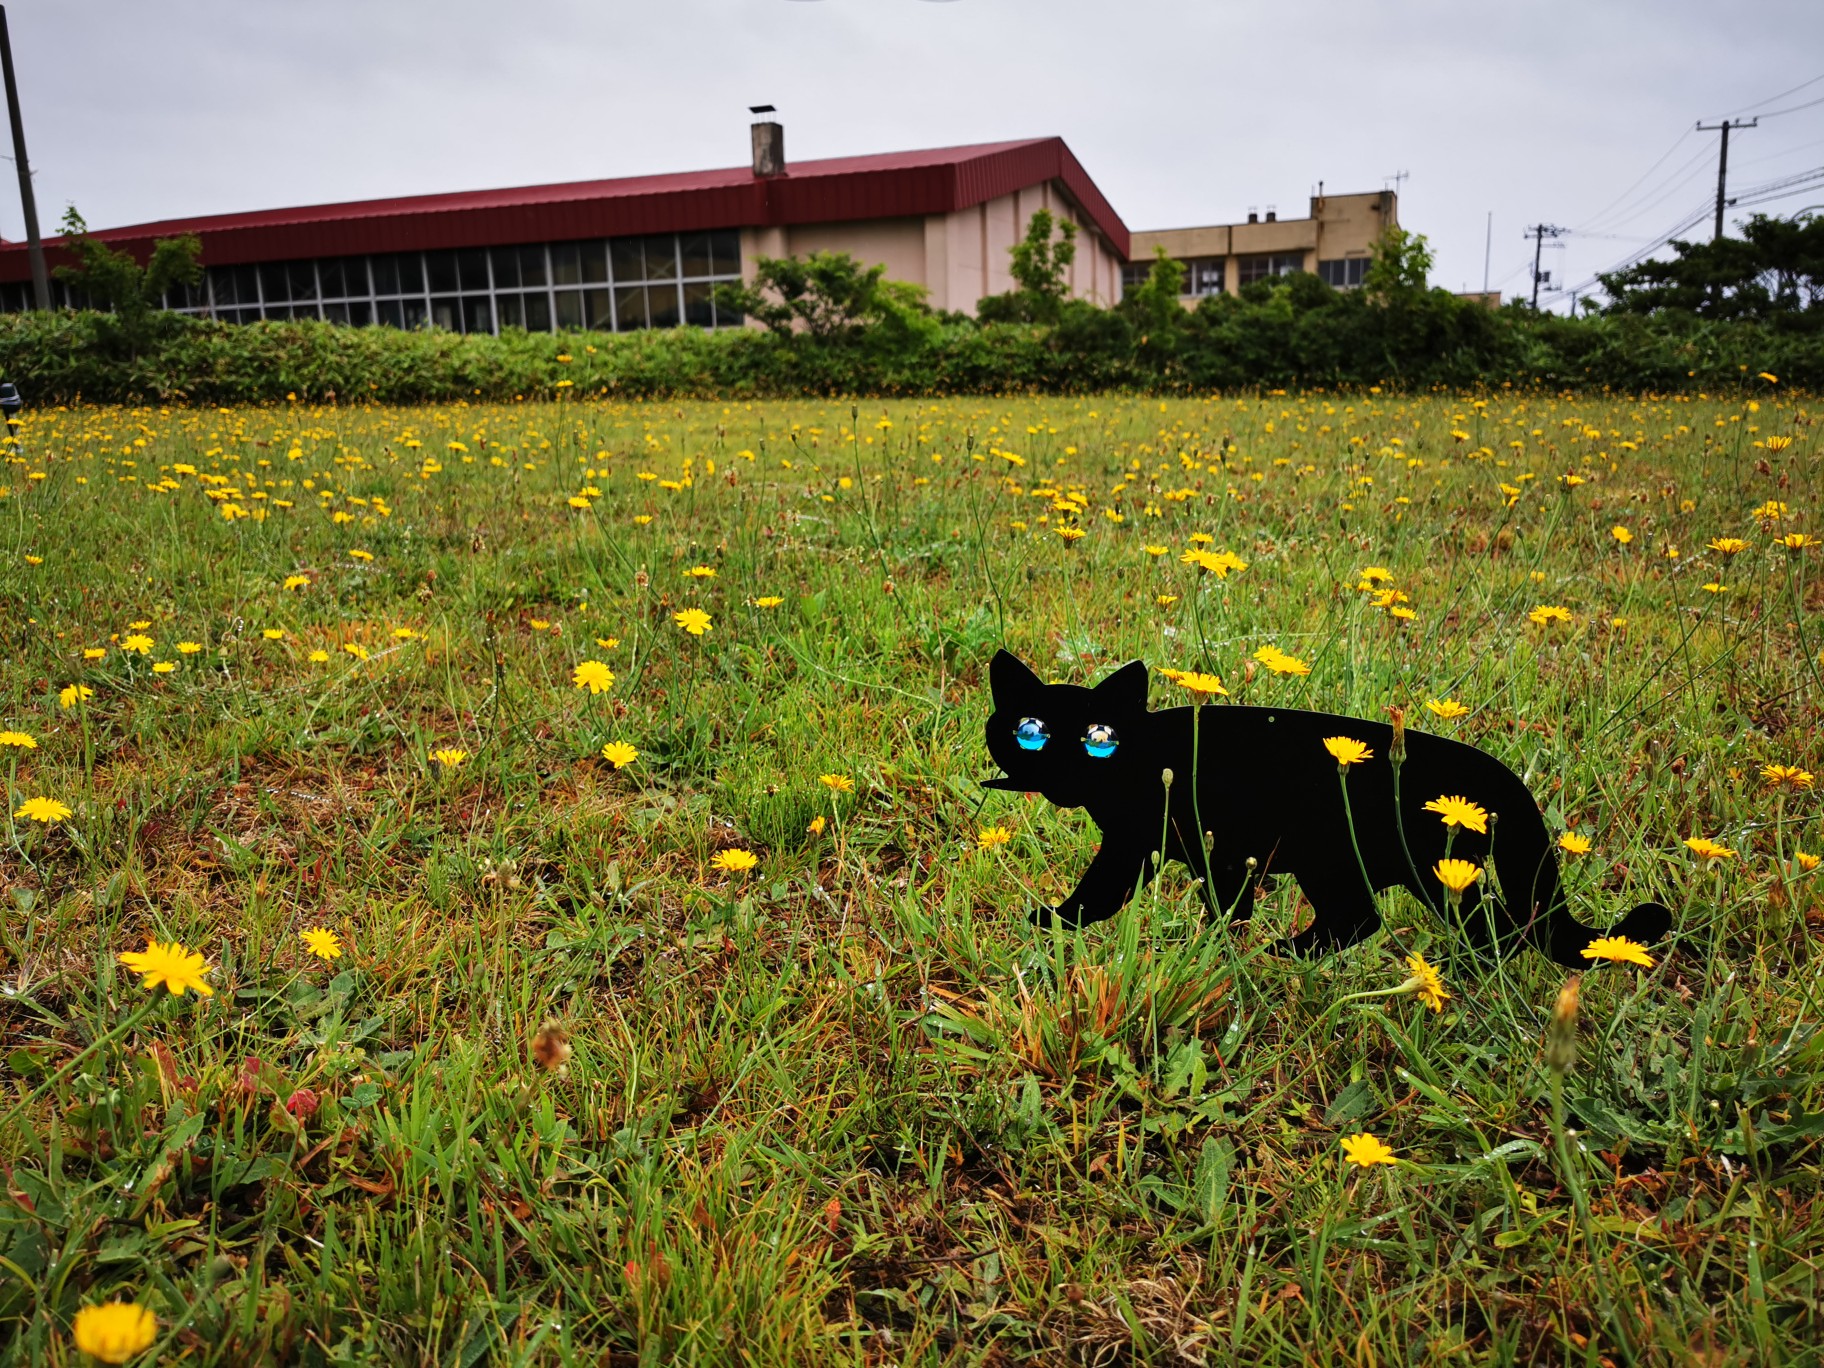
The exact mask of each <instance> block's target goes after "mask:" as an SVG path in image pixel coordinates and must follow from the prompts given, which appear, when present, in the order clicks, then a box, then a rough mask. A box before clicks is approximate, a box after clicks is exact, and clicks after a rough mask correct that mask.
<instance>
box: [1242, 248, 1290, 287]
mask: <svg viewBox="0 0 1824 1368" xmlns="http://www.w3.org/2000/svg"><path fill="white" fill-rule="evenodd" d="M1304 269H1305V254H1304V253H1303V252H1261V253H1257V254H1256V255H1254V256H1244V257H1242V258H1241V271H1240V279H1241V283H1242V284H1243V285H1252V284H1253V283H1254V282H1255V281H1257V280H1269V279H1271V278H1272V277H1274V276H1282V275H1291V274H1292V272H1294V271H1302V270H1304Z"/></svg>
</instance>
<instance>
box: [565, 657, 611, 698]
mask: <svg viewBox="0 0 1824 1368" xmlns="http://www.w3.org/2000/svg"><path fill="white" fill-rule="evenodd" d="M570 682H571V683H573V684H574V685H576V687H577V688H579V689H587V690H589V692H590V693H591V694H599V693H607V692H608V690H610V689H612V688H613V687H614V671H613V670H611V669H609V668H608V667H607V666H606V665H604V664H603V663H602V662H601V661H599V660H585V661H584V662H583V663H582V664H580V665H578V666H577V667H576V669H575V670H573V671H571V674H570Z"/></svg>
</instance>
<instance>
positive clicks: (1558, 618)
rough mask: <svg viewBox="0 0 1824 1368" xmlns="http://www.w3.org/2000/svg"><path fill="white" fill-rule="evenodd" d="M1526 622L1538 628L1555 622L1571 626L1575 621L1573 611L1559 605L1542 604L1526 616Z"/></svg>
mask: <svg viewBox="0 0 1824 1368" xmlns="http://www.w3.org/2000/svg"><path fill="white" fill-rule="evenodd" d="M1526 620H1527V621H1528V622H1530V623H1532V624H1533V625H1534V626H1536V627H1546V626H1549V625H1550V624H1552V623H1554V622H1562V623H1566V624H1569V623H1570V622H1571V621H1573V619H1572V617H1571V610H1570V609H1569V608H1566V607H1564V606H1563V605H1562V604H1557V603H1542V604H1540V605H1539V606H1538V607H1537V608H1535V609H1533V611H1532V612H1530V613H1528V614H1527V615H1526Z"/></svg>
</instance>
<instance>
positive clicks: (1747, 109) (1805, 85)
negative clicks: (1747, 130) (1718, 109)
mask: <svg viewBox="0 0 1824 1368" xmlns="http://www.w3.org/2000/svg"><path fill="white" fill-rule="evenodd" d="M1819 81H1824V76H1813V77H1812V78H1811V79H1810V80H1809V81H1801V82H1799V84H1798V85H1796V86H1794V87H1793V88H1792V89H1791V90H1782V91H1781V92H1780V93H1779V94H1778V95H1769V96H1768V97H1767V98H1766V99H1764V100H1757V101H1755V103H1754V104H1749V105H1743V106H1742V107H1741V108H1740V109H1732V110H1730V111H1729V112H1728V113H1727V114H1725V115H1723V117H1724V118H1725V119H1733V118H1734V117H1735V116H1736V115H1737V114H1750V113H1753V112H1754V110H1756V109H1757V108H1759V107H1760V106H1761V105H1770V104H1772V103H1773V102H1774V101H1775V100H1783V99H1785V98H1786V97H1787V96H1788V95H1797V94H1798V93H1799V92H1800V91H1801V90H1807V89H1809V88H1811V87H1812V86H1814V85H1816V84H1817V83H1818V82H1819Z"/></svg>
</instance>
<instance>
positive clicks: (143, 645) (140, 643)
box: [83, 632, 152, 660]
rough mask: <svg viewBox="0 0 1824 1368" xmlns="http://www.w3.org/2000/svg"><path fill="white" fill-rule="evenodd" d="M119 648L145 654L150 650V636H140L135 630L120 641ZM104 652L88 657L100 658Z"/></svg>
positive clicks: (86, 653) (136, 653) (135, 653)
mask: <svg viewBox="0 0 1824 1368" xmlns="http://www.w3.org/2000/svg"><path fill="white" fill-rule="evenodd" d="M120 649H121V650H123V651H130V652H132V653H133V654H134V655H146V654H148V653H149V652H150V651H151V650H152V638H151V637H149V636H142V635H141V634H140V633H138V632H135V633H133V635H131V636H129V637H128V638H127V639H126V640H125V641H123V642H121V643H120ZM83 654H84V655H89V653H88V652H87V651H85V652H83ZM105 654H106V652H101V653H99V654H96V655H91V656H89V658H90V659H91V660H100V659H101V657H102V655H105Z"/></svg>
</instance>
